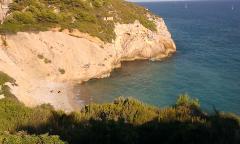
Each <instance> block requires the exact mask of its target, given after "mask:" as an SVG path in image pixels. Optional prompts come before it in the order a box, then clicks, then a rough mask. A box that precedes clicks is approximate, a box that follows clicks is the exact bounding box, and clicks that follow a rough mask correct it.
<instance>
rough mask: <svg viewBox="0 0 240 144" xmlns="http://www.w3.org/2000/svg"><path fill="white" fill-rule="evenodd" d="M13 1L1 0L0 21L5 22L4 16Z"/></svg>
mask: <svg viewBox="0 0 240 144" xmlns="http://www.w3.org/2000/svg"><path fill="white" fill-rule="evenodd" d="M11 2H12V0H0V23H2V22H3V20H4V18H5V17H6V15H7V12H8V9H9V8H8V5H9V4H10V3H11Z"/></svg>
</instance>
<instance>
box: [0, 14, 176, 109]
mask: <svg viewBox="0 0 240 144" xmlns="http://www.w3.org/2000/svg"><path fill="white" fill-rule="evenodd" d="M155 22H156V25H157V32H153V31H150V30H148V29H147V28H145V27H144V26H143V25H141V24H140V23H139V22H138V21H136V22H135V23H133V24H116V26H115V33H116V40H115V41H113V42H112V43H104V42H102V41H101V40H100V39H98V38H96V37H91V36H89V35H88V34H84V33H81V32H79V31H73V32H71V33H70V32H69V31H68V30H65V31H63V32H59V31H56V30H52V31H46V32H39V33H27V32H18V33H17V34H14V35H6V36H4V37H3V36H2V40H1V42H0V46H1V47H0V71H3V72H5V73H7V74H9V75H10V76H11V77H13V78H14V79H15V80H16V83H17V84H18V86H10V87H11V88H12V92H13V93H14V94H15V95H16V96H17V98H18V99H19V100H20V101H22V102H24V103H25V104H26V105H28V106H35V105H39V104H43V103H50V104H52V105H53V106H54V107H55V108H56V109H63V110H66V111H71V110H73V108H74V105H73V104H72V103H74V102H73V101H74V100H73V94H72V93H71V89H72V84H74V83H81V82H83V81H87V80H89V79H92V78H103V77H107V76H109V75H110V72H111V71H112V70H113V69H114V68H116V67H119V66H120V65H121V61H126V60H136V59H153V60H154V59H162V58H165V57H168V56H170V55H171V54H172V53H174V52H175V51H176V47H175V44H174V42H173V40H172V38H171V35H170V33H169V32H168V29H167V27H166V25H165V23H164V21H163V19H161V18H155Z"/></svg>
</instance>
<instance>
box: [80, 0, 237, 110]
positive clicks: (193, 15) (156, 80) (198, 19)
mask: <svg viewBox="0 0 240 144" xmlns="http://www.w3.org/2000/svg"><path fill="white" fill-rule="evenodd" d="M140 4H141V5H143V6H145V7H147V8H149V9H150V10H151V11H153V12H154V13H155V14H157V15H161V16H162V17H163V18H164V19H165V22H166V23H167V25H168V27H169V30H170V31H171V33H172V35H173V38H174V40H175V42H176V45H177V50H178V51H177V53H176V54H175V55H174V56H173V57H171V58H168V59H166V60H164V61H162V62H150V61H136V62H127V63H123V66H122V68H121V69H118V70H115V71H114V72H113V73H112V76H111V77H110V78H107V79H101V80H91V81H89V82H87V83H85V84H83V85H82V86H80V87H81V90H83V91H82V92H81V97H82V96H83V97H84V98H85V100H87V101H88V102H89V101H91V102H98V103H102V102H109V101H112V100H113V99H115V98H116V97H119V96H122V95H123V96H133V97H135V98H138V99H140V100H142V101H144V102H147V103H150V104H154V105H157V106H161V107H164V106H168V105H171V104H174V102H175V100H176V98H177V96H178V95H179V94H181V93H185V92H187V93H188V94H189V95H191V96H192V97H195V98H198V99H199V100H200V101H201V103H202V107H203V108H204V109H206V110H209V111H211V110H212V107H213V106H215V107H216V108H217V109H219V110H222V111H231V112H235V113H238V114H240V2H187V5H188V8H185V4H186V2H160V3H140ZM232 5H233V6H234V10H232Z"/></svg>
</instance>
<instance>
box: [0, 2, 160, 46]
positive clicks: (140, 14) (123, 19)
mask: <svg viewBox="0 0 240 144" xmlns="http://www.w3.org/2000/svg"><path fill="white" fill-rule="evenodd" d="M56 10H57V11H56ZM10 12H11V13H10V15H8V16H7V18H6V20H5V22H4V23H3V24H2V25H0V33H16V32H19V31H44V30H49V29H51V28H53V27H61V29H69V30H71V29H78V30H80V31H81V32H86V33H89V34H90V35H92V36H96V37H99V38H100V39H101V40H103V41H104V42H112V40H113V39H115V37H116V35H115V32H114V23H133V22H134V21H135V20H139V21H140V23H142V24H143V26H145V27H146V28H148V29H150V30H156V25H155V23H154V22H153V21H150V20H149V19H148V18H147V16H146V14H147V11H146V10H145V9H144V8H142V7H139V6H136V5H134V4H132V3H129V2H126V1H123V0H85V1H83V0H31V1H29V0H21V1H14V2H13V3H12V4H11V5H10ZM105 17H114V21H104V20H103V19H104V18H105Z"/></svg>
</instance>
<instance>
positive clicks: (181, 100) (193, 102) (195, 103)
mask: <svg viewBox="0 0 240 144" xmlns="http://www.w3.org/2000/svg"><path fill="white" fill-rule="evenodd" d="M176 106H187V107H196V108H199V107H200V103H199V100H198V99H191V98H190V97H189V96H188V94H183V95H180V96H179V97H178V99H177V102H176Z"/></svg>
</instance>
